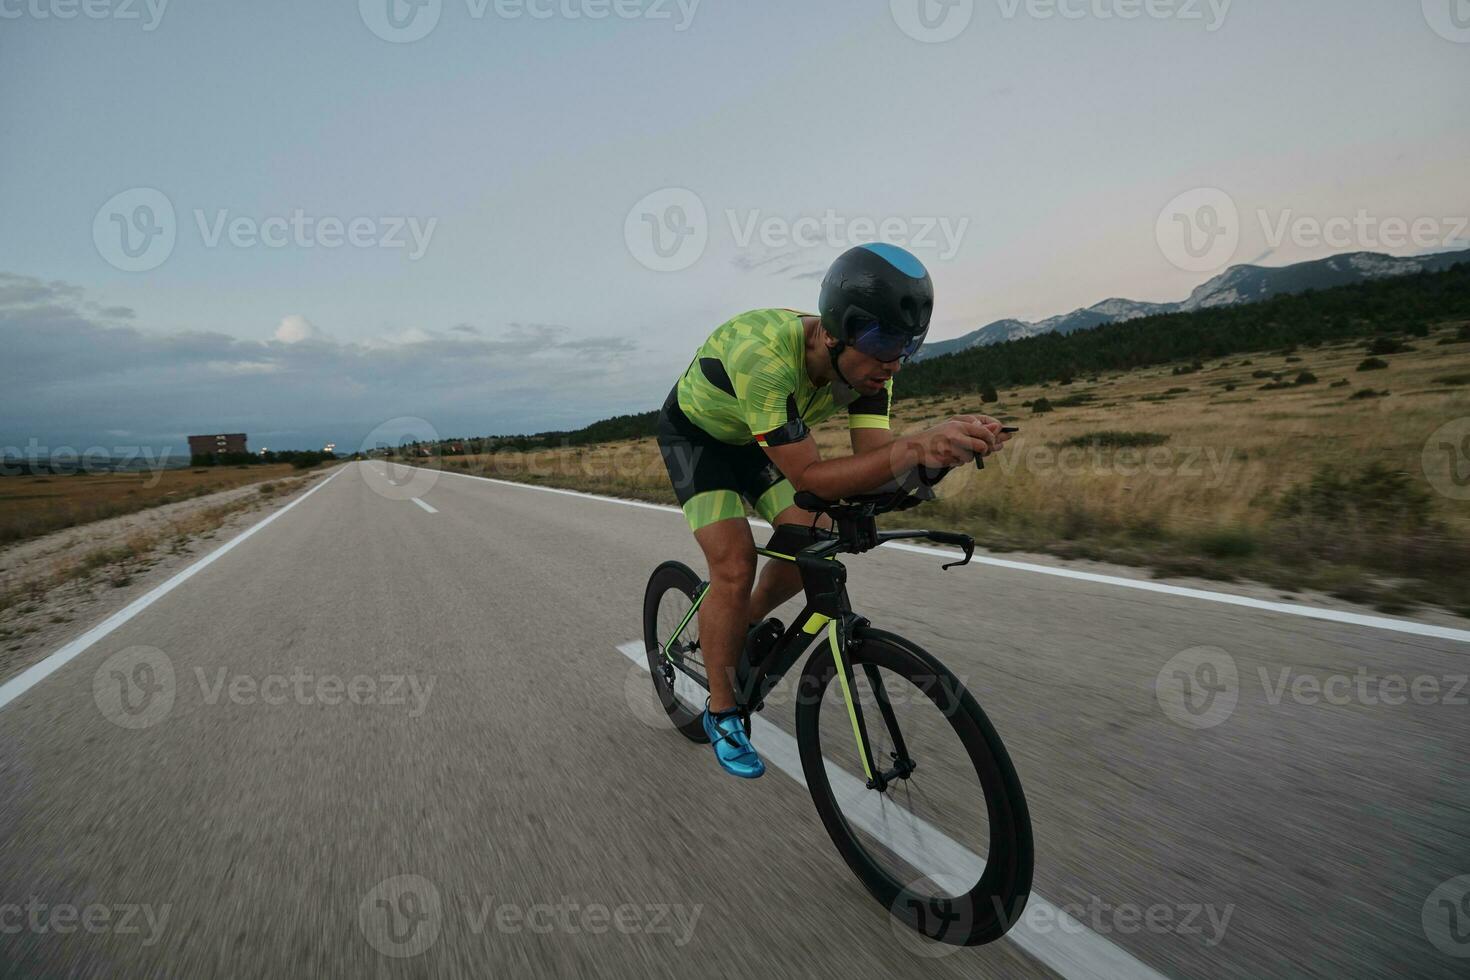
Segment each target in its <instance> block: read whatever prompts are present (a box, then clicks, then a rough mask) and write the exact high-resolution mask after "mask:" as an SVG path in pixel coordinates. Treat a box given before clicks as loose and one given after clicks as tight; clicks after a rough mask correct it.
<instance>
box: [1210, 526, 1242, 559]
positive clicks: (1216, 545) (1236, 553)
mask: <svg viewBox="0 0 1470 980" xmlns="http://www.w3.org/2000/svg"><path fill="white" fill-rule="evenodd" d="M1199 550H1200V551H1202V552H1204V553H1205V554H1206V555H1209V556H1210V557H1211V558H1222V559H1223V558H1249V557H1250V556H1251V555H1253V554H1255V553H1256V539H1255V537H1254V536H1253V535H1252V534H1251V533H1250V532H1249V531H1247V530H1245V529H1243V528H1229V529H1221V530H1218V531H1211V532H1209V533H1208V534H1205V535H1203V536H1201V537H1200V539H1199Z"/></svg>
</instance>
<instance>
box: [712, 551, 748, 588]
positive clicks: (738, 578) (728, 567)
mask: <svg viewBox="0 0 1470 980" xmlns="http://www.w3.org/2000/svg"><path fill="white" fill-rule="evenodd" d="M709 574H710V581H711V582H713V583H714V584H715V585H718V586H722V587H724V588H730V589H744V590H745V591H747V592H749V591H750V589H751V588H752V587H753V586H754V585H755V549H753V548H752V549H749V550H748V551H740V550H738V549H731V550H730V551H727V552H724V553H722V554H720V555H718V556H711V557H710V562H709Z"/></svg>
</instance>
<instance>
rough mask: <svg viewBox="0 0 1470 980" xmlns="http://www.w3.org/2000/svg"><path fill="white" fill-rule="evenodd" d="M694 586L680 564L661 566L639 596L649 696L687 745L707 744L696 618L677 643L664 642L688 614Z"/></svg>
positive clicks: (695, 577)
mask: <svg viewBox="0 0 1470 980" xmlns="http://www.w3.org/2000/svg"><path fill="white" fill-rule="evenodd" d="M699 586H700V580H699V576H698V575H695V574H694V571H693V570H692V569H690V567H689V566H688V565H685V564H683V563H682V562H677V561H666V562H664V563H663V564H662V565H660V566H659V567H658V568H656V569H654V572H653V575H652V576H650V577H649V579H648V591H647V592H645V593H644V595H643V646H644V649H645V651H646V652H647V654H648V669H649V672H650V673H651V674H653V690H654V693H655V694H657V695H658V700H659V703H660V704H662V705H663V708H664V711H666V712H668V715H669V720H670V721H672V722H673V723H674V727H675V728H677V729H678V730H679V731H680V732H682V733H683V734H684V735H685V736H687V737H688V738H689V739H690V740H691V741H695V742H708V741H709V739H708V738H707V737H706V736H705V734H704V726H703V724H702V723H701V721H700V717H701V716H702V715H703V714H704V699H705V694H706V689H707V687H708V684H709V682H708V680H706V679H705V678H706V675H705V668H704V654H703V653H702V652H701V650H700V646H699V616H698V614H696V615H694V616H692V617H689V623H688V625H686V626H685V627H684V630H683V632H681V633H680V634H679V637H678V639H677V640H675V641H673V642H672V643H670V642H669V638H670V637H672V636H673V635H674V631H675V630H676V629H678V628H679V624H680V623H681V622H683V621H684V619H685V617H686V616H688V615H689V610H690V609H691V608H692V607H693V605H694V600H695V599H696V598H697V596H698V594H699ZM691 675H692V676H691ZM701 685H703V686H701Z"/></svg>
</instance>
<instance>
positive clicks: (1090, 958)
mask: <svg viewBox="0 0 1470 980" xmlns="http://www.w3.org/2000/svg"><path fill="white" fill-rule="evenodd" d="M618 652H619V653H621V654H622V655H623V656H625V657H627V658H628V659H629V660H631V661H633V663H635V664H638V665H639V666H641V667H643V668H644V669H647V668H648V656H647V654H646V653H645V652H644V649H643V641H641V640H634V641H633V642H631V643H624V644H622V645H621V646H619V647H618ZM681 681H682V682H683V684H681V683H680V682H681ZM674 692H675V693H676V694H678V695H679V696H681V697H683V698H685V699H686V700H692V701H693V702H694V703H695V704H702V703H703V702H704V697H705V692H704V689H703V688H701V687H700V686H699V685H698V684H696V683H694V681H692V680H690V679H689V678H688V677H686V676H685V675H683V674H681V673H676V674H675V678H674ZM750 737H751V742H752V743H753V744H755V745H756V747H757V748H758V749H759V750H760V754H761V758H763V759H765V760H766V763H767V764H768V765H773V766H775V767H776V768H777V769H779V770H781V771H782V772H784V773H785V774H786V775H788V776H790V777H791V778H792V779H794V780H796V781H797V782H798V783H800V784H801V785H802V786H805V785H806V776H805V775H804V774H803V773H802V770H801V753H800V751H799V750H798V749H797V746H796V739H794V738H792V737H791V736H790V735H788V734H786V732H784V731H782V730H781V729H780V728H778V727H776V726H775V725H773V724H771V723H770V722H768V721H766V720H765V719H764V718H762V717H760V716H759V715H756V716H755V717H754V718H752V719H751V732H750ZM823 761H824V762H826V766H827V780H828V782H829V783H830V784H831V786H832V791H833V792H834V793H835V794H837V798H838V800H839V801H840V804H841V807H842V815H843V816H844V817H846V818H847V821H848V822H849V823H851V824H854V825H856V826H858V827H860V828H861V829H862V830H864V831H866V832H867V833H869V834H872V835H873V836H874V837H877V838H878V839H879V840H881V841H882V842H883V844H884V846H886V847H888V848H889V849H890V850H892V851H893V852H894V853H895V854H897V855H899V856H900V857H901V858H903V859H904V860H905V861H907V862H908V863H909V864H911V865H912V866H913V867H915V868H917V869H919V870H920V871H923V872H924V873H925V874H927V875H928V876H929V877H930V878H932V879H933V880H934V881H935V882H936V883H940V882H943V881H944V880H945V879H946V878H951V877H955V876H960V875H963V876H964V880H966V881H975V880H976V879H978V878H979V877H980V874H981V872H983V871H984V870H985V859H984V858H982V857H980V856H979V855H978V854H975V853H974V852H972V851H971V850H970V849H969V848H967V847H965V846H963V845H962V844H958V843H956V842H955V841H954V840H952V839H950V838H949V837H948V836H946V835H945V834H944V833H943V832H942V831H940V830H939V829H938V828H936V827H934V826H932V825H930V824H928V823H926V822H924V821H922V820H920V819H918V818H916V817H912V816H910V817H909V819H908V820H907V821H906V824H907V825H906V826H905V827H904V828H903V832H902V834H895V833H894V830H895V828H894V827H893V826H892V825H891V824H889V823H888V820H887V819H886V816H885V814H884V813H883V808H882V807H880V806H879V805H878V803H877V802H876V794H874V793H871V792H869V791H868V788H867V786H866V785H864V784H863V783H862V782H861V781H860V780H858V779H857V778H856V777H855V776H852V775H850V774H849V773H848V772H847V771H846V770H844V769H841V768H839V767H837V766H835V765H833V764H832V762H831V760H823ZM915 831H917V832H918V833H917V834H916V833H915ZM919 838H922V840H920V839H919ZM1037 921H1040V922H1044V923H1047V925H1046V927H1045V928H1037V925H1036V922H1037ZM1005 938H1006V939H1007V940H1010V941H1012V942H1014V943H1015V944H1016V945H1017V946H1019V947H1020V948H1021V949H1022V950H1023V951H1024V952H1026V953H1027V954H1029V955H1031V956H1033V957H1035V958H1036V959H1038V960H1040V961H1041V962H1042V963H1043V964H1044V965H1046V966H1047V967H1050V968H1051V969H1053V970H1055V971H1056V972H1057V973H1059V974H1061V975H1062V976H1063V977H1066V978H1067V980H1138V978H1142V980H1167V978H1166V977H1165V976H1164V975H1163V974H1162V973H1159V972H1158V971H1157V970H1154V969H1153V968H1151V967H1149V966H1146V965H1144V964H1143V963H1141V962H1139V961H1138V960H1137V959H1135V958H1134V957H1133V956H1132V955H1131V954H1129V953H1127V952H1125V951H1124V950H1122V949H1120V948H1119V947H1117V946H1115V945H1113V944H1112V943H1110V942H1108V941H1107V940H1106V939H1104V938H1103V937H1101V936H1099V935H1098V934H1097V933H1095V932H1091V931H1090V930H1088V928H1087V927H1086V926H1084V925H1083V924H1082V923H1080V922H1078V921H1077V920H1076V919H1074V918H1072V916H1070V915H1068V914H1067V913H1066V912H1064V911H1062V910H1061V909H1059V908H1057V907H1056V906H1055V905H1053V904H1051V903H1050V902H1048V901H1047V900H1046V899H1044V898H1042V897H1041V896H1040V895H1038V894H1036V893H1035V892H1032V893H1031V900H1030V902H1029V903H1028V905H1027V912H1026V913H1023V914H1022V916H1021V918H1020V920H1019V921H1017V922H1016V924H1015V925H1014V926H1013V927H1012V928H1011V931H1010V932H1008V933H1006V937H1005Z"/></svg>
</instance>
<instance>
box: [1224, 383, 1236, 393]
mask: <svg viewBox="0 0 1470 980" xmlns="http://www.w3.org/2000/svg"><path fill="white" fill-rule="evenodd" d="M1225 390H1226V391H1234V390H1235V385H1231V384H1227V385H1226V386H1225Z"/></svg>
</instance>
